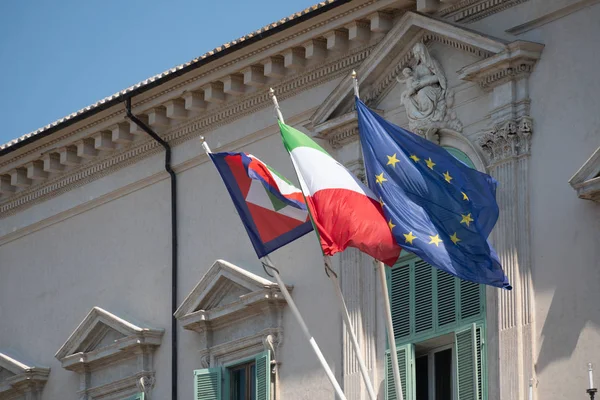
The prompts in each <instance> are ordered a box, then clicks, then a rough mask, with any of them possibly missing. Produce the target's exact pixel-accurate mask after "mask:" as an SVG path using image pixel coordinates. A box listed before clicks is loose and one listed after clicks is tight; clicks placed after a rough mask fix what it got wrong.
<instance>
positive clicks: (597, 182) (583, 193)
mask: <svg viewBox="0 0 600 400" xmlns="http://www.w3.org/2000/svg"><path fill="white" fill-rule="evenodd" d="M569 184H570V185H571V186H572V187H573V189H575V190H576V191H577V196H579V198H580V199H585V200H592V201H595V202H598V203H600V147H598V148H597V149H596V151H595V152H594V154H592V155H591V157H590V158H589V159H588V160H587V161H586V162H585V163H584V164H583V165H582V166H581V168H579V171H577V172H576V173H575V175H573V177H571V179H569Z"/></svg>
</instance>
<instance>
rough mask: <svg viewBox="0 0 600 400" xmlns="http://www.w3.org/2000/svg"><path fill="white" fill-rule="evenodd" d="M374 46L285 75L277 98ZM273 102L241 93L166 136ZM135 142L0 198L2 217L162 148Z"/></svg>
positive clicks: (346, 65) (339, 69) (185, 136)
mask: <svg viewBox="0 0 600 400" xmlns="http://www.w3.org/2000/svg"><path fill="white" fill-rule="evenodd" d="M372 48H373V46H362V47H359V48H356V49H354V50H353V51H352V52H350V53H346V54H345V55H344V56H342V57H339V58H338V59H334V60H332V61H331V62H328V63H326V64H321V65H319V66H315V67H313V68H311V69H307V70H306V71H303V73H301V74H298V75H296V76H293V77H290V78H287V79H284V80H283V81H282V82H280V83H279V84H277V85H273V86H274V89H275V90H276V92H277V93H280V94H278V98H279V99H280V100H284V99H286V98H289V97H292V96H295V95H297V94H298V93H299V92H302V91H305V90H309V89H311V88H313V87H315V86H318V85H320V84H322V83H324V82H327V81H329V80H333V79H336V78H337V77H339V76H340V75H344V74H347V73H348V72H349V71H351V70H352V68H354V67H356V66H357V65H358V64H359V63H360V62H361V61H363V60H364V59H365V58H366V57H367V56H368V54H369V52H370V51H371V50H372ZM270 106H271V99H270V98H269V94H268V91H267V90H266V89H265V90H262V91H260V92H257V93H254V94H249V95H247V96H240V98H239V100H238V101H234V102H230V103H227V104H224V105H223V106H221V107H219V108H216V109H215V110H214V111H212V112H210V113H207V114H203V115H201V116H198V117H196V118H194V119H192V120H190V121H189V122H187V123H181V124H179V125H178V126H175V127H173V128H172V129H170V130H168V131H167V132H165V134H164V135H163V138H164V139H165V140H167V141H168V142H169V143H170V144H171V145H173V146H174V145H177V144H180V143H183V142H185V141H187V140H189V139H191V138H193V137H197V136H200V135H202V134H204V133H205V132H207V131H209V130H213V129H215V128H217V127H219V126H221V125H225V124H229V123H231V122H232V121H234V120H237V119H239V118H242V117H244V116H246V115H249V114H252V113H254V112H256V111H259V110H261V109H264V108H268V107H270ZM132 146H135V147H126V148H123V149H122V150H120V151H119V150H116V151H113V152H110V153H108V154H107V155H106V156H105V158H104V157H101V158H99V159H98V160H94V161H90V162H87V163H84V164H81V165H80V166H77V167H75V168H74V169H71V170H70V171H66V172H65V173H64V174H62V175H59V176H57V177H55V178H51V179H50V180H48V181H44V182H43V183H40V184H38V185H32V186H30V187H28V188H27V189H24V190H21V191H19V192H16V193H14V194H12V195H11V196H10V197H8V198H6V200H5V201H3V202H2V200H1V199H0V219H2V218H5V217H8V216H10V215H13V214H15V213H17V212H19V211H21V210H23V209H24V208H26V207H30V206H32V205H34V204H37V203H39V202H41V201H44V200H47V199H49V198H51V197H55V196H58V195H60V194H63V193H65V192H68V191H70V190H72V189H74V188H76V187H80V186H83V185H85V184H87V183H89V182H91V181H94V180H96V179H99V178H101V177H103V176H106V175H109V174H110V173H112V172H114V171H116V170H119V169H121V168H123V167H126V166H128V165H132V164H134V163H136V162H138V161H140V160H141V159H143V158H146V157H149V156H151V155H153V154H156V153H157V152H159V151H161V150H162V148H161V147H160V146H159V145H157V144H156V142H154V141H153V140H150V139H146V140H143V141H141V142H140V143H139V144H137V145H136V144H135V143H134V144H133V145H132Z"/></svg>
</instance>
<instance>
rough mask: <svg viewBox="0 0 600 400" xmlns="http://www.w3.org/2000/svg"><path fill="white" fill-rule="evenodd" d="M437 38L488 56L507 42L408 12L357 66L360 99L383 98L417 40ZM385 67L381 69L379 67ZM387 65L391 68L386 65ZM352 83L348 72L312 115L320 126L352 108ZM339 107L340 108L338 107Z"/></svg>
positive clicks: (371, 101)
mask: <svg viewBox="0 0 600 400" xmlns="http://www.w3.org/2000/svg"><path fill="white" fill-rule="evenodd" d="M432 41H439V42H440V43H442V44H446V45H450V46H452V47H454V48H457V49H460V50H462V51H467V52H469V53H471V54H474V55H476V56H478V57H490V56H491V55H493V54H497V53H500V52H502V51H505V50H506V48H507V44H506V42H504V41H503V40H500V39H494V38H490V37H488V36H483V35H480V34H478V33H475V32H472V31H468V30H465V29H463V28H460V27H457V26H455V25H451V24H448V23H447V22H444V21H440V20H437V19H434V18H430V17H427V16H425V15H422V14H417V13H414V12H407V13H406V14H404V15H403V16H402V17H401V18H400V20H399V21H397V22H396V23H395V25H394V26H393V28H392V29H391V30H390V31H389V32H388V34H387V35H386V36H385V37H384V38H383V39H382V40H381V41H380V42H379V43H378V44H377V46H376V47H375V48H374V49H373V50H372V51H371V52H370V54H369V55H368V57H367V58H366V59H365V60H364V61H363V62H362V63H361V64H360V66H359V67H358V68H357V69H356V72H357V76H358V80H359V84H360V85H361V99H363V101H365V103H366V104H368V105H370V106H372V107H373V106H375V107H376V106H377V103H376V100H377V99H381V98H383V97H385V94H386V93H387V91H389V90H390V89H391V88H392V87H393V84H394V82H395V79H396V77H397V76H398V74H399V73H400V72H401V71H402V69H403V68H404V67H406V66H408V65H409V64H411V63H412V62H413V55H412V54H411V49H412V47H413V46H414V45H415V44H416V43H418V42H423V43H431V42H432ZM382 65H383V66H384V67H383V68H385V69H384V72H383V73H382V72H381V71H380V70H381V69H382ZM387 65H390V67H387V68H386V66H387ZM352 93H353V83H352V79H351V77H350V75H348V76H347V77H346V78H345V79H343V80H342V81H341V82H340V84H339V85H338V86H337V87H336V88H335V89H334V90H333V91H332V92H331V94H330V95H329V96H328V97H327V99H325V101H324V102H323V103H322V104H321V106H320V107H319V108H318V109H317V111H316V112H315V113H314V114H313V116H312V117H311V122H312V124H313V125H314V126H317V125H320V124H322V123H324V122H326V121H327V120H329V119H330V117H331V116H332V115H333V114H334V112H336V110H339V111H341V113H342V114H343V113H346V112H348V111H351V110H352V109H353V107H354V104H353V101H351V97H352ZM340 109H341V110H340Z"/></svg>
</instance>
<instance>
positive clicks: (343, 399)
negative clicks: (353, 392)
mask: <svg viewBox="0 0 600 400" xmlns="http://www.w3.org/2000/svg"><path fill="white" fill-rule="evenodd" d="M261 260H262V261H263V265H265V266H266V267H268V268H269V269H270V270H271V271H272V273H273V276H274V277H275V280H276V281H277V284H278V285H279V290H281V294H283V297H284V298H285V301H286V302H287V304H288V306H290V309H291V310H292V314H294V316H295V317H296V320H297V321H298V324H300V329H301V330H302V333H304V336H305V337H306V339H308V342H309V343H310V345H311V347H312V349H313V351H314V352H315V354H316V355H317V358H318V359H319V362H320V363H321V366H322V367H323V369H324V370H325V373H326V374H327V378H329V381H330V382H331V384H332V385H333V388H334V389H335V392H336V394H337V395H338V397H339V398H340V399H341V400H346V395H344V392H343V391H342V388H341V387H340V384H339V383H338V381H337V379H335V375H333V371H332V370H331V368H330V367H329V364H328V363H327V360H325V357H324V356H323V353H322V352H321V349H320V348H319V345H318V344H317V342H316V341H315V338H314V337H313V336H312V335H311V334H310V332H309V330H308V327H307V326H306V323H305V322H304V319H303V318H302V314H300V311H299V310H298V307H296V303H294V300H293V299H292V296H290V292H288V290H287V288H286V286H285V283H283V281H282V280H281V277H280V276H279V271H278V270H277V268H275V267H274V266H273V262H272V261H271V258H270V257H269V256H268V255H267V256H264V257H263V258H262V259H261Z"/></svg>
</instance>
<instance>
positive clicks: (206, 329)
mask: <svg viewBox="0 0 600 400" xmlns="http://www.w3.org/2000/svg"><path fill="white" fill-rule="evenodd" d="M287 288H288V290H289V291H292V289H293V287H292V286H287ZM285 304H286V301H285V299H284V297H283V295H282V294H281V292H280V290H279V286H278V285H277V283H275V282H272V281H270V280H268V279H265V278H263V277H260V276H258V275H256V274H253V273H251V272H249V271H246V270H245V269H243V268H241V267H238V266H237V265H234V264H232V263H230V262H227V261H224V260H216V261H215V262H214V263H213V265H212V266H211V267H210V269H209V270H208V272H207V273H206V274H205V275H204V276H203V277H202V279H200V281H199V282H198V284H197V285H196V286H195V287H194V289H193V290H192V291H191V292H190V294H189V295H188V296H187V297H186V298H185V300H184V301H183V302H182V304H181V306H180V307H179V309H177V311H176V312H175V317H176V318H177V319H178V320H179V322H181V324H182V325H183V327H184V328H185V329H187V330H191V331H194V332H196V333H198V334H200V335H201V340H200V348H199V349H198V350H199V363H198V365H197V367H198V368H215V367H222V366H224V365H227V364H231V363H235V362H237V361H239V360H243V359H247V358H248V357H251V356H254V355H256V354H258V353H261V352H264V351H270V352H271V354H273V360H275V356H276V352H277V349H278V347H279V346H280V345H281V343H282V334H283V307H284V306H285ZM272 362H273V363H274V364H276V361H272Z"/></svg>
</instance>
